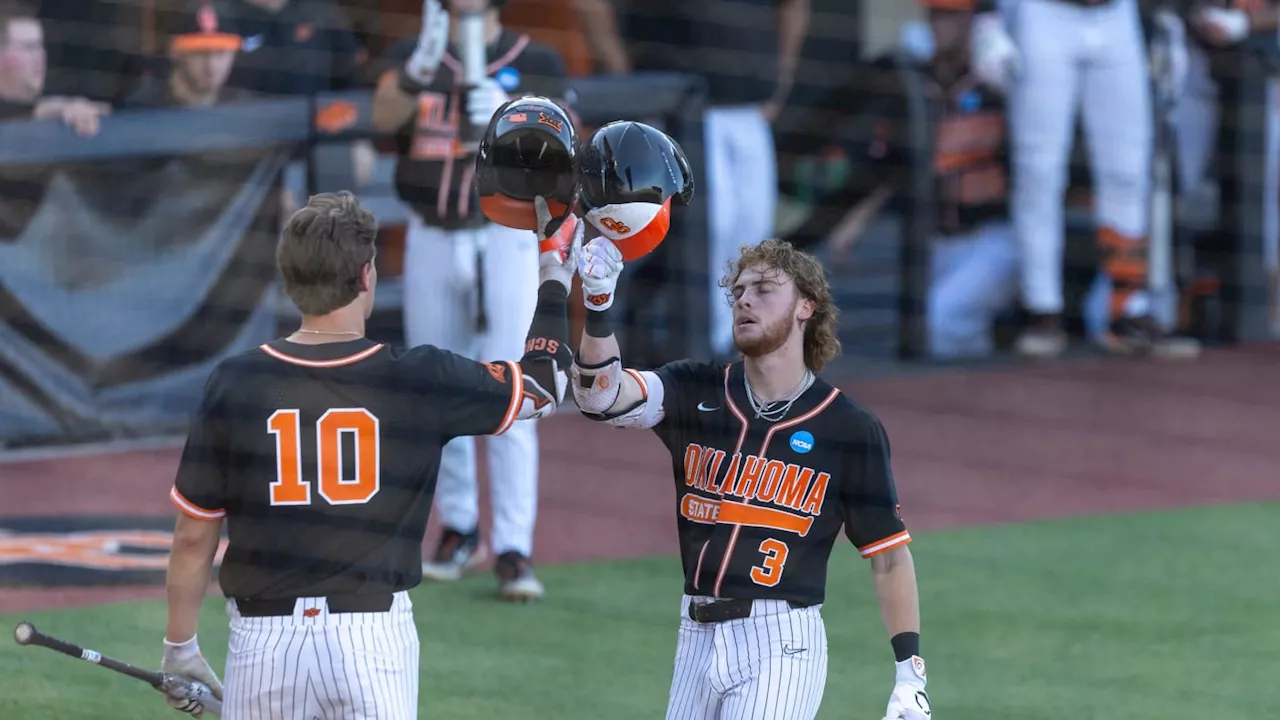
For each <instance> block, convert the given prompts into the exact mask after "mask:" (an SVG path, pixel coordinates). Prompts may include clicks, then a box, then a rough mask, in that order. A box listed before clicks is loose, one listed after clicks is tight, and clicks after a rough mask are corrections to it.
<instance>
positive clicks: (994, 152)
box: [787, 0, 1018, 359]
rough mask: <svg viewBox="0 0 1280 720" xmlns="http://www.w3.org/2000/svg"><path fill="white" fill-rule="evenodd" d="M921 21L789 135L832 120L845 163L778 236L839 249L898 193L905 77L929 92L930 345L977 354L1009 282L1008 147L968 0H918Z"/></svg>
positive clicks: (823, 130)
mask: <svg viewBox="0 0 1280 720" xmlns="http://www.w3.org/2000/svg"><path fill="white" fill-rule="evenodd" d="M919 2H920V5H921V6H923V7H924V8H925V9H926V12H927V16H928V23H927V24H922V23H914V22H913V23H908V24H907V25H906V26H904V27H903V30H902V36H901V42H900V46H899V48H898V49H897V50H895V51H891V52H889V53H887V54H885V55H883V56H881V57H878V58H875V59H874V60H872V61H871V62H870V63H868V66H867V67H865V68H863V69H861V70H860V71H859V72H858V73H856V74H855V76H854V77H855V79H856V82H857V84H856V85H855V86H853V87H839V88H833V89H832V90H831V91H829V93H828V94H827V95H826V96H825V97H823V98H822V99H821V100H820V101H819V102H818V104H817V106H818V107H820V108H822V109H823V112H822V113H818V114H816V115H815V116H813V120H812V123H813V125H812V126H810V127H807V128H805V129H804V130H803V131H802V132H801V133H800V135H802V136H804V137H806V138H812V141H811V145H813V147H812V148H802V150H803V151H805V152H811V151H812V150H816V149H817V147H818V146H819V145H821V144H822V143H824V142H829V139H830V138H831V135H832V130H833V128H836V127H840V126H844V127H845V128H847V129H848V130H847V131H846V132H843V133H841V134H840V135H839V136H837V140H836V142H838V143H839V144H841V145H844V146H845V151H846V154H847V156H848V157H849V158H850V159H851V160H852V161H853V166H854V168H855V169H854V174H853V175H852V176H851V177H850V178H849V179H848V181H847V182H846V183H845V184H844V186H843V187H842V188H841V189H840V191H839V193H838V195H837V196H836V197H834V198H826V199H824V201H823V202H822V203H820V205H819V207H818V209H817V210H816V211H815V212H814V213H813V214H812V215H810V216H809V218H808V220H806V221H805V222H804V223H803V224H802V225H801V226H800V228H799V229H797V230H796V231H795V232H794V233H793V236H792V237H789V238H787V239H788V240H789V241H791V242H793V243H795V244H797V245H802V246H811V245H815V244H818V243H821V242H826V243H827V246H828V249H829V250H830V252H831V254H832V255H833V256H834V257H841V256H844V255H846V254H847V253H848V251H849V249H850V248H851V247H852V245H853V244H854V243H855V242H856V241H857V239H858V237H859V236H860V235H861V234H862V233H863V232H864V231H865V230H866V228H867V226H868V224H870V223H871V222H872V220H873V219H874V218H875V217H876V215H877V213H878V212H879V211H880V210H881V208H883V207H884V205H885V204H886V203H888V202H890V201H892V200H895V199H901V200H903V201H905V205H906V207H905V209H904V212H906V213H911V212H913V211H914V209H913V208H912V207H911V203H912V200H913V198H912V197H911V196H910V195H909V192H910V190H909V188H910V182H911V179H912V172H913V169H912V166H913V162H912V155H913V154H914V153H915V151H916V149H915V148H913V147H912V142H911V137H910V135H911V133H910V122H909V119H908V118H909V113H910V109H909V108H910V105H911V98H910V95H909V93H910V92H911V90H910V88H911V87H921V88H923V90H924V93H925V98H926V99H927V101H928V103H929V117H930V123H931V129H932V132H933V138H934V140H933V147H934V162H933V165H932V166H933V168H934V172H935V178H934V198H933V201H934V209H935V213H936V214H935V220H934V222H935V228H936V230H935V233H936V234H935V236H934V238H933V240H932V243H931V245H930V248H929V258H930V272H929V276H930V282H929V295H928V303H927V310H926V317H927V327H928V347H929V354H930V355H931V356H933V357H935V358H939V359H958V358H971V357H982V356H986V355H989V354H990V353H991V352H992V351H993V350H994V340H993V328H994V321H995V317H996V315H997V314H999V313H1000V312H1002V311H1003V310H1005V309H1007V308H1008V307H1009V306H1010V305H1011V304H1012V301H1013V298H1014V294H1015V291H1016V288H1017V259H1018V253H1017V244H1016V243H1015V241H1014V238H1013V230H1012V228H1011V227H1010V225H1009V219H1008V196H1007V193H1008V147H1007V140H1006V134H1005V114H1004V102H1003V98H1002V97H1001V95H1000V94H999V93H998V92H995V91H993V90H991V89H989V88H986V87H984V86H982V84H981V83H979V82H978V79H977V77H976V76H974V75H973V73H972V69H971V68H970V65H969V31H970V25H971V23H972V19H973V10H974V7H975V4H974V2H973V0H919ZM828 113H830V114H828Z"/></svg>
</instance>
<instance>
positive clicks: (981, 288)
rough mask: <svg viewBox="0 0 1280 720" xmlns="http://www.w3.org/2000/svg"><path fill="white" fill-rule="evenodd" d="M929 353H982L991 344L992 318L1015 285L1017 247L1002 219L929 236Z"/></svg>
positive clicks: (956, 355) (990, 348)
mask: <svg viewBox="0 0 1280 720" xmlns="http://www.w3.org/2000/svg"><path fill="white" fill-rule="evenodd" d="M930 265H931V270H932V277H931V278H930V283H929V305H928V327H929V354H930V355H931V356H933V357H935V358H961V357H983V356H986V355H990V354H991V353H992V352H993V351H994V349H995V346H994V342H993V339H992V322H993V321H994V320H995V316H996V315H997V314H999V312H1000V311H1001V310H1003V309H1005V308H1006V307H1007V306H1009V304H1010V303H1012V301H1013V296H1014V293H1015V292H1016V290H1017V282H1018V280H1017V278H1018V246H1017V242H1016V241H1015V240H1014V238H1013V228H1012V227H1010V226H1009V224H1008V223H1007V222H993V223H987V224H984V225H981V226H979V227H977V228H974V229H973V230H972V231H970V232H968V233H964V234H961V235H953V236H951V237H937V238H934V240H933V243H932V245H931V246H930Z"/></svg>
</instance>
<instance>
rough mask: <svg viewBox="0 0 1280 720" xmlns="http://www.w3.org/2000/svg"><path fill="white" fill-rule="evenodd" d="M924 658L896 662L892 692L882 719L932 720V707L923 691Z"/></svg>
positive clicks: (924, 679) (924, 678)
mask: <svg viewBox="0 0 1280 720" xmlns="http://www.w3.org/2000/svg"><path fill="white" fill-rule="evenodd" d="M925 682H926V677H925V667H924V660H922V659H920V658H919V657H912V658H910V659H908V660H903V661H902V662H900V663H897V670H896V679H895V681H894V684H893V694H892V695H890V696H889V705H888V707H886V708H885V711H884V720H932V718H933V708H932V707H931V706H930V704H929V695H928V693H926V692H925V690H924V686H925Z"/></svg>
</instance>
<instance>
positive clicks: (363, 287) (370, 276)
mask: <svg viewBox="0 0 1280 720" xmlns="http://www.w3.org/2000/svg"><path fill="white" fill-rule="evenodd" d="M376 277H377V274H376V271H375V270H374V268H373V261H372V260H370V261H369V262H367V263H365V264H364V267H362V268H360V291H361V292H369V291H370V290H373V283H374V279H375V278H376Z"/></svg>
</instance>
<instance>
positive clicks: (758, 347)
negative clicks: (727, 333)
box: [733, 313, 792, 358]
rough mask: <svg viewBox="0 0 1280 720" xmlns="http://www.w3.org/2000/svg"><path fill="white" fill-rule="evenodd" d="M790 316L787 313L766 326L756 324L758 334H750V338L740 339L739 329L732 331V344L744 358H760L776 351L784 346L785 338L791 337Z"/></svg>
mask: <svg viewBox="0 0 1280 720" xmlns="http://www.w3.org/2000/svg"><path fill="white" fill-rule="evenodd" d="M791 318H792V314H791V313H787V314H786V315H784V316H783V317H781V318H779V319H778V320H776V321H775V322H772V323H770V324H768V325H762V324H760V323H756V329H757V330H758V332H754V333H752V335H751V337H745V338H744V337H742V336H740V335H739V334H738V331H739V329H740V328H739V327H737V326H735V327H734V329H733V344H734V347H736V348H738V352H740V353H742V354H743V356H745V357H751V358H755V357H761V356H764V355H768V354H769V353H771V352H773V351H774V350H777V349H778V348H780V347H782V346H783V345H785V344H786V342H787V338H788V337H789V336H790V335H791V322H792V320H791Z"/></svg>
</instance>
